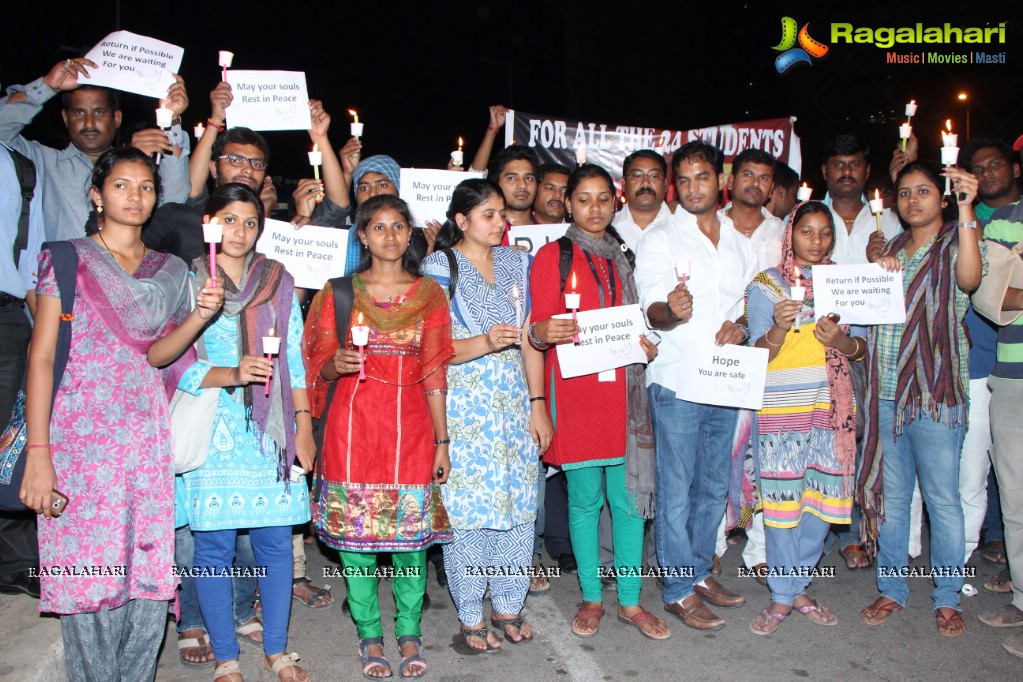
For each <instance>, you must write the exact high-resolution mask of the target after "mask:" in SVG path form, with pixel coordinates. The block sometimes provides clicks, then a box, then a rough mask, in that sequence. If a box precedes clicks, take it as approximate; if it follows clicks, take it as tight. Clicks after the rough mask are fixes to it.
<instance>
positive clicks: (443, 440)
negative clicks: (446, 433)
mask: <svg viewBox="0 0 1023 682" xmlns="http://www.w3.org/2000/svg"><path fill="white" fill-rule="evenodd" d="M433 444H434V445H450V444H451V439H450V438H434V439H433Z"/></svg>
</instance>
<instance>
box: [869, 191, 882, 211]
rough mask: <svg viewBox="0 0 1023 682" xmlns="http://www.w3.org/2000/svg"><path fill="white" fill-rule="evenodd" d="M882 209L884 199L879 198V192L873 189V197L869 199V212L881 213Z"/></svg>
mask: <svg viewBox="0 0 1023 682" xmlns="http://www.w3.org/2000/svg"><path fill="white" fill-rule="evenodd" d="M883 210H884V199H882V198H881V192H880V191H879V190H876V189H875V190H874V198H873V199H871V200H870V212H871V213H874V214H878V213H881V212H882V211H883Z"/></svg>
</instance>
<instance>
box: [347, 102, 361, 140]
mask: <svg viewBox="0 0 1023 682" xmlns="http://www.w3.org/2000/svg"><path fill="white" fill-rule="evenodd" d="M348 113H349V114H351V115H352V118H353V120H352V137H354V138H355V139H356V140H358V139H359V138H360V137H362V124H361V123H359V114H358V113H357V112H356V111H355V109H349V110H348Z"/></svg>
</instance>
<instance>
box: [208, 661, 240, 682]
mask: <svg viewBox="0 0 1023 682" xmlns="http://www.w3.org/2000/svg"><path fill="white" fill-rule="evenodd" d="M233 675H237V676H238V677H241V675H242V669H241V667H240V666H239V665H238V661H224V662H223V663H221V664H220V665H218V666H217V669H216V670H214V671H213V682H217V680H219V679H220V678H221V677H228V678H230V679H229V680H228V681H227V682H234V680H235V678H234V677H232V676H233Z"/></svg>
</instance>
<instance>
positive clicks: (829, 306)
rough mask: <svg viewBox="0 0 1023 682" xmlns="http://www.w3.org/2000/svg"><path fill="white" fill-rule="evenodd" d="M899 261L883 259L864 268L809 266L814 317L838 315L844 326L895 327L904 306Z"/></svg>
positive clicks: (851, 266)
mask: <svg viewBox="0 0 1023 682" xmlns="http://www.w3.org/2000/svg"><path fill="white" fill-rule="evenodd" d="M899 270H900V267H899V261H898V259H897V258H894V257H892V256H884V257H882V258H881V259H879V260H878V262H877V263H873V264H868V265H815V266H813V288H814V315H815V316H816V318H817V319H818V320H819V319H820V318H821V317H823V316H824V315H827V314H828V313H837V314H839V315H841V316H842V320H843V322H845V323H846V324H899V323H902V322H905V321H906V303H905V296H904V294H903V288H902V273H901V272H900V271H899Z"/></svg>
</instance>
